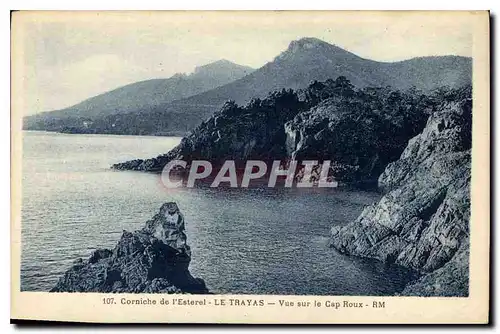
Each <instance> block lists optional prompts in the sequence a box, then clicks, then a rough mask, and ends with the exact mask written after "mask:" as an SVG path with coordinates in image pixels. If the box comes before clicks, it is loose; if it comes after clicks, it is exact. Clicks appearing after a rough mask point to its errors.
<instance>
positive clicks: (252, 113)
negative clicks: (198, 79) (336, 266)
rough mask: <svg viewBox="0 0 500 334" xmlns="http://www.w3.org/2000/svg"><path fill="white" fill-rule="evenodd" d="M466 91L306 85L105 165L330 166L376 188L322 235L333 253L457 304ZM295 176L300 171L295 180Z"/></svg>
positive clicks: (461, 278)
mask: <svg viewBox="0 0 500 334" xmlns="http://www.w3.org/2000/svg"><path fill="white" fill-rule="evenodd" d="M471 96H472V92H471V87H470V86H466V87H463V88H461V89H457V90H451V91H446V90H444V91H440V92H438V93H436V94H435V95H432V96H427V95H421V94H417V93H402V92H399V91H391V90H384V89H382V88H373V89H372V88H368V89H364V90H356V89H355V88H354V87H353V86H352V85H351V84H350V83H349V82H348V81H346V80H345V78H338V79H337V80H335V81H334V80H327V81H326V82H322V83H321V82H320V83H319V82H315V83H313V84H311V85H310V86H309V87H308V88H307V89H306V90H305V91H301V92H299V93H298V94H296V93H294V92H292V91H285V90H283V91H282V92H278V93H274V94H271V95H270V96H269V97H268V98H266V99H264V100H253V101H252V102H251V103H249V104H248V105H247V106H245V107H240V106H237V105H236V104H235V103H233V102H229V103H226V105H225V106H224V107H223V108H222V109H221V110H220V111H219V112H217V113H215V114H214V115H213V116H212V117H211V118H209V119H208V120H206V121H205V122H203V123H202V124H201V125H200V126H199V127H198V128H197V129H196V130H195V131H194V132H193V133H192V134H191V135H190V136H188V137H186V138H183V140H182V142H181V144H180V145H179V146H177V147H176V148H174V149H173V150H172V151H170V152H168V153H167V154H164V155H161V156H158V157H157V158H152V159H146V160H133V161H128V162H124V163H120V164H116V165H113V167H112V168H114V169H118V170H138V171H148V172H160V171H161V170H162V168H163V166H164V165H165V164H166V163H168V162H169V161H171V160H173V159H181V160H185V161H188V163H189V161H192V160H194V159H202V160H203V159H204V160H209V161H211V162H212V163H213V162H215V163H217V162H222V161H223V160H225V159H233V160H236V161H244V160H249V159H260V160H266V159H273V160H274V159H285V160H286V159H296V160H318V161H320V162H321V161H323V160H331V161H332V162H333V163H332V166H331V167H330V173H329V174H330V175H333V177H334V178H335V180H338V181H340V183H341V184H346V185H356V184H361V183H363V182H365V183H366V182H373V181H375V183H378V184H377V186H378V188H379V189H380V190H382V191H383V192H385V195H384V197H383V198H382V199H381V200H380V201H379V202H378V203H375V204H373V205H371V206H369V207H367V208H365V210H364V211H363V212H362V214H361V215H360V216H359V217H358V219H357V220H356V221H354V222H351V223H349V224H347V225H346V226H343V227H340V228H339V227H335V228H333V229H332V231H331V241H330V244H331V246H332V247H333V248H336V249H337V250H338V251H340V252H341V253H343V254H346V255H354V256H361V257H368V258H374V259H378V260H381V261H383V262H386V263H396V264H398V265H401V266H404V267H408V268H411V269H412V270H416V271H418V272H419V273H420V274H421V275H422V276H421V277H420V278H419V279H418V280H417V281H415V282H412V283H410V284H409V285H408V286H407V287H406V289H405V290H404V291H403V292H402V294H403V295H418V296H467V295H468V280H469V275H468V266H469V264H468V251H469V216H470V193H469V192H470V168H471V167H470V163H471V142H472V139H471V129H472V97H471ZM298 174H299V175H300V172H299V173H298Z"/></svg>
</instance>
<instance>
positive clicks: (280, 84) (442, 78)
mask: <svg viewBox="0 0 500 334" xmlns="http://www.w3.org/2000/svg"><path fill="white" fill-rule="evenodd" d="M339 76H345V77H346V78H347V79H349V80H350V81H351V82H352V84H353V85H355V86H356V87H359V88H364V87H368V86H370V87H385V86H392V87H397V88H398V89H400V90H405V89H410V88H412V87H415V88H416V89H419V90H422V91H424V92H428V91H431V90H433V89H437V88H439V87H441V86H450V88H457V87H461V86H464V85H467V84H470V82H471V81H472V61H471V58H467V57H461V56H431V57H417V58H412V59H409V60H402V61H397V62H392V63H388V62H378V61H375V60H369V59H364V58H362V57H359V56H357V55H356V54H354V53H352V52H349V51H346V50H344V49H342V48H340V47H338V46H336V45H332V44H329V43H327V42H325V41H322V40H320V39H317V38H311V37H306V38H301V39H298V40H295V41H292V42H291V43H290V44H289V46H288V48H287V49H286V50H284V51H283V52H281V53H280V54H279V55H278V56H276V57H275V58H274V59H273V60H272V61H270V62H268V63H266V64H265V65H264V66H262V67H260V68H259V69H257V70H255V71H253V72H251V73H249V74H247V75H245V76H243V77H241V78H239V79H237V80H234V81H232V82H229V83H227V84H225V85H221V86H219V87H216V88H214V89H211V90H207V91H205V92H201V93H199V94H196V95H193V96H189V97H186V98H180V99H176V100H174V101H169V102H164V103H159V104H158V105H155V106H154V107H152V108H143V109H142V110H141V111H140V112H139V113H122V114H121V115H110V116H108V117H107V118H104V119H101V120H100V122H99V124H96V125H93V126H92V127H91V129H84V130H85V131H83V132H86V133H113V134H131V135H135V134H141V135H162V134H172V133H176V134H183V133H187V132H189V131H191V130H192V129H194V127H195V126H196V125H198V124H200V123H201V122H202V121H203V120H205V119H207V118H208V117H209V116H210V115H211V114H212V113H213V112H214V111H216V110H217V109H219V108H220V107H221V106H222V105H223V104H224V102H226V101H227V100H234V101H235V102H236V103H238V104H245V103H247V102H249V101H250V100H251V99H253V98H264V97H265V96H266V95H267V94H268V93H269V92H272V91H275V90H281V89H284V88H287V89H288V88H291V89H294V90H298V89H303V88H305V87H306V86H307V85H309V84H310V83H311V82H314V81H325V80H327V79H335V78H337V77H339ZM179 117H182V119H179ZM113 124H114V125H113ZM117 124H119V125H118V127H117ZM87 130H88V131H87ZM66 132H82V131H81V129H76V130H75V129H69V130H68V131H66Z"/></svg>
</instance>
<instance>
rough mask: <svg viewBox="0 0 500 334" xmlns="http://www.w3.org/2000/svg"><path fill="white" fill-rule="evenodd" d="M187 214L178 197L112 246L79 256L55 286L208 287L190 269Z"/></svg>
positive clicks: (153, 290)
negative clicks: (83, 257)
mask: <svg viewBox="0 0 500 334" xmlns="http://www.w3.org/2000/svg"><path fill="white" fill-rule="evenodd" d="M190 253H191V252H190V249H189V246H188V245H187V244H186V235H185V233H184V219H183V217H182V214H181V213H180V211H179V210H178V208H177V205H176V204H175V203H165V204H164V205H163V206H162V207H161V208H160V212H159V213H157V214H156V215H155V216H154V217H153V218H152V219H151V220H149V221H148V222H146V225H145V226H144V227H143V228H142V229H141V230H138V231H134V232H127V231H123V234H122V236H121V238H120V240H119V241H118V243H117V244H116V246H115V248H114V249H113V250H109V249H98V250H96V251H94V252H93V253H92V255H91V256H90V257H89V259H88V260H87V261H83V260H82V259H79V261H78V262H75V263H74V264H73V266H72V267H71V268H70V269H69V270H68V271H67V272H66V273H65V274H64V276H63V277H61V278H60V279H59V281H58V283H57V284H56V286H55V287H54V288H53V289H52V290H50V291H51V292H129V293H132V292H133V293H183V292H186V293H207V292H208V290H207V288H206V286H205V283H204V282H203V280H202V279H198V278H194V277H193V276H191V274H190V273H189V270H188V267H189V262H190V261H191V254H190Z"/></svg>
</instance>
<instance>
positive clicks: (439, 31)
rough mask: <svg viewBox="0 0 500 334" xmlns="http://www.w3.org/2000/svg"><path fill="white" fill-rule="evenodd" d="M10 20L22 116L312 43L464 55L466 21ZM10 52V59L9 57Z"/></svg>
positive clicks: (396, 55)
mask: <svg viewBox="0 0 500 334" xmlns="http://www.w3.org/2000/svg"><path fill="white" fill-rule="evenodd" d="M19 14H21V15H18V16H17V17H16V16H15V15H14V19H13V34H12V43H13V48H14V53H13V55H16V56H15V57H14V56H13V62H17V64H19V66H18V67H14V69H16V70H17V72H16V71H13V76H16V77H19V78H20V79H21V80H22V85H21V86H22V95H23V97H24V98H23V107H22V109H23V110H24V114H25V115H30V114H35V113H38V112H42V111H48V110H54V109H61V108H65V107H68V106H71V105H74V104H76V103H78V102H80V101H82V100H84V99H86V98H89V97H92V96H95V95H98V94H100V93H103V92H106V91H109V90H111V89H114V88H117V87H120V86H123V85H126V84H129V83H132V82H136V81H140V80H147V79H152V78H168V77H170V76H172V75H173V74H175V73H190V72H192V71H193V70H194V68H195V67H196V66H199V65H204V64H207V63H210V62H213V61H216V60H219V59H227V60H230V61H232V62H235V63H238V64H241V65H247V66H251V67H253V68H259V67H261V66H263V65H264V64H266V63H267V62H269V61H272V60H273V59H274V57H276V56H277V55H278V54H279V53H281V52H282V51H284V50H285V49H286V48H287V47H288V45H289V44H290V42H291V41H292V40H297V39H299V38H302V37H316V38H319V39H322V40H324V41H326V42H329V43H331V44H335V45H337V46H339V47H342V48H344V49H346V50H348V51H350V52H353V53H355V54H357V55H359V56H361V57H364V58H368V59H373V60H377V61H398V60H404V59H409V58H413V57H418V56H431V55H461V56H469V57H470V56H471V55H472V37H471V36H472V27H471V23H470V15H473V14H468V13H461V14H457V13H455V14H450V13H441V14H429V13H422V12H416V13H408V12H395V13H380V12H344V13H338V12H278V11H276V12H260V13H259V12H230V11H228V12H222V13H221V12H219V13H216V12H100V13H99V12H78V13H77V12H58V13H53V12H52V13H51V12H32V13H22V12H21V13H19ZM16 50H17V51H18V52H17V53H16V52H15V51H16Z"/></svg>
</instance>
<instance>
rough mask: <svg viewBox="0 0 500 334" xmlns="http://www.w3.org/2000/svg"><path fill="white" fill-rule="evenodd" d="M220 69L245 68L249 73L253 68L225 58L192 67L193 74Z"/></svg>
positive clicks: (236, 69)
mask: <svg viewBox="0 0 500 334" xmlns="http://www.w3.org/2000/svg"><path fill="white" fill-rule="evenodd" d="M221 70H226V71H227V70H229V71H241V70H246V71H248V73H250V72H251V71H252V70H253V69H252V68H250V67H247V66H243V65H238V64H235V63H233V62H232V61H229V60H227V59H220V60H217V61H214V62H211V63H208V64H205V65H201V66H196V67H195V69H194V74H199V73H203V72H208V71H221Z"/></svg>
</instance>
